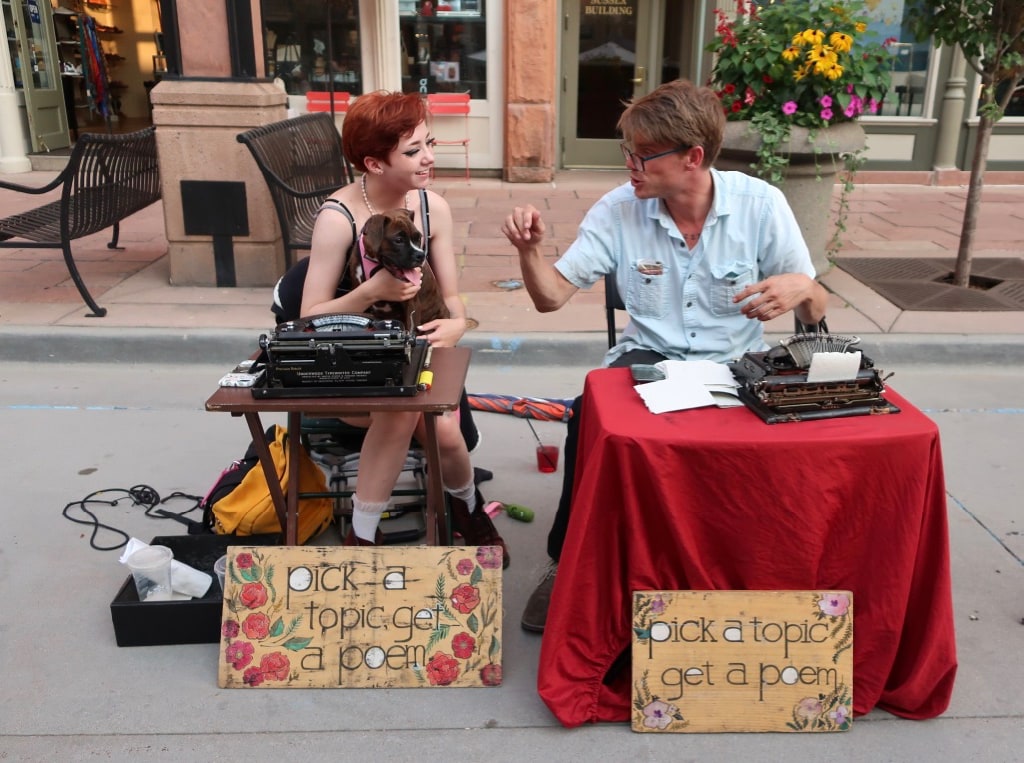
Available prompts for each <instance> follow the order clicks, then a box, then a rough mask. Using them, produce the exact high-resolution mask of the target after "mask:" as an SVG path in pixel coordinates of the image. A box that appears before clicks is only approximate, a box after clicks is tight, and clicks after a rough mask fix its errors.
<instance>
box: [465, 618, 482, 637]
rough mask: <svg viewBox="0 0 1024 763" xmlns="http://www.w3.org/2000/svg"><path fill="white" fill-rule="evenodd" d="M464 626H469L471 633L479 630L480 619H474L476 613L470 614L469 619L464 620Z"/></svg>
mask: <svg viewBox="0 0 1024 763" xmlns="http://www.w3.org/2000/svg"><path fill="white" fill-rule="evenodd" d="M466 627H467V628H469V629H470V630H471V631H472V632H473V633H477V632H478V631H479V630H480V621H479V620H477V619H476V615H475V614H473V615H470V616H469V619H468V620H466Z"/></svg>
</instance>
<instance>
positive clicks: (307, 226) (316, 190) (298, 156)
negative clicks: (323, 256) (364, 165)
mask: <svg viewBox="0 0 1024 763" xmlns="http://www.w3.org/2000/svg"><path fill="white" fill-rule="evenodd" d="M237 138H238V142H239V143H242V144H244V145H245V146H246V147H247V148H248V149H249V151H250V152H252V156H253V158H254V159H255V160H256V164H257V165H258V166H259V168H260V172H262V173H263V178H264V180H266V181H267V187H268V188H269V190H270V198H271V199H273V201H274V209H275V210H276V212H277V221H278V223H279V224H280V226H281V237H282V238H283V239H284V257H285V263H286V266H287V267H289V268H290V267H291V266H292V265H294V264H295V252H297V251H309V248H310V246H311V245H312V240H313V223H314V222H315V221H316V211H317V210H318V209H319V208H320V204H321V203H323V200H324V199H326V198H327V197H328V196H330V195H331V194H332V193H334V192H335V191H336V190H338V189H339V188H341V187H342V186H343V185H346V184H348V183H351V182H352V181H353V180H354V179H355V172H354V170H353V169H352V165H351V164H349V162H348V160H347V159H346V158H345V155H344V154H343V153H342V150H341V136H340V135H339V134H338V129H337V128H336V127H335V126H334V119H333V118H332V117H331V115H330V114H328V113H326V112H316V113H313V114H303V115H302V116H298V117H293V118H291V119H284V120H282V121H280V122H272V123H271V124H268V125H262V126H261V127H255V128H253V129H252V130H247V131H246V132H243V133H241V134H239V135H238V136H237Z"/></svg>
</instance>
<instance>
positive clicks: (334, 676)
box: [218, 546, 502, 688]
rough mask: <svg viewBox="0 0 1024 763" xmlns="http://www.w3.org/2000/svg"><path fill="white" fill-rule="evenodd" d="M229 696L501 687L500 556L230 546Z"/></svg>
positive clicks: (489, 552) (445, 550) (457, 550)
mask: <svg viewBox="0 0 1024 763" xmlns="http://www.w3.org/2000/svg"><path fill="white" fill-rule="evenodd" d="M224 588H225V595H224V608H223V616H222V619H221V649H220V654H219V658H218V659H219V663H218V665H219V667H218V684H219V685H220V686H221V687H222V688H242V687H246V688H255V687H259V688H311V687H313V688H392V687H406V688H408V687H442V686H453V687H481V686H499V685H500V684H501V677H502V676H501V550H500V548H498V547H494V546H480V547H477V546H464V547H463V546H459V547H427V546H419V547H410V546H402V547H401V548H393V549H390V548H385V547H342V546H321V547H318V546H282V547H277V546H260V547H244V546H233V547H231V548H229V549H228V567H227V574H226V576H225V580H224Z"/></svg>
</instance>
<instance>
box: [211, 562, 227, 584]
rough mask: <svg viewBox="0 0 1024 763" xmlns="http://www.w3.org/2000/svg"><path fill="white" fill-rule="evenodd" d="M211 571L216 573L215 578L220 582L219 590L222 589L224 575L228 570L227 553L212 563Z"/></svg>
mask: <svg viewBox="0 0 1024 763" xmlns="http://www.w3.org/2000/svg"><path fill="white" fill-rule="evenodd" d="M213 571H214V572H215V573H216V574H217V580H218V582H220V590H221V591H223V590H224V576H225V575H226V574H227V571H228V555H227V554H224V556H222V557H221V558H220V559H218V560H217V561H215V562H214V563H213Z"/></svg>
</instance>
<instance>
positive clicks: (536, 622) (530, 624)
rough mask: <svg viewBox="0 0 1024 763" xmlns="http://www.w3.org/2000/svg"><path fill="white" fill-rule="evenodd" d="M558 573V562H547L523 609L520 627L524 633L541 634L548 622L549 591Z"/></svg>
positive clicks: (553, 585)
mask: <svg viewBox="0 0 1024 763" xmlns="http://www.w3.org/2000/svg"><path fill="white" fill-rule="evenodd" d="M557 571H558V562H548V565H547V567H546V568H545V569H544V575H543V577H541V579H540V582H539V583H538V584H537V587H536V588H534V589H533V593H531V594H530V598H529V599H528V600H527V602H526V608H525V609H523V619H522V620H520V623H519V624H520V625H522V626H523V630H524V631H530V632H531V633H543V632H544V626H545V625H546V624H547V620H548V607H549V606H550V604H551V591H552V589H553V588H554V587H555V573H556V572H557Z"/></svg>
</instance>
